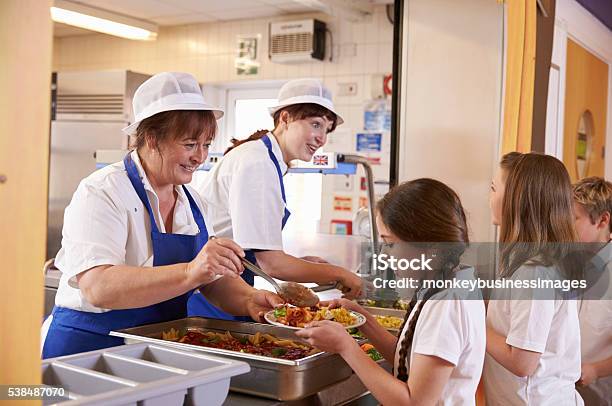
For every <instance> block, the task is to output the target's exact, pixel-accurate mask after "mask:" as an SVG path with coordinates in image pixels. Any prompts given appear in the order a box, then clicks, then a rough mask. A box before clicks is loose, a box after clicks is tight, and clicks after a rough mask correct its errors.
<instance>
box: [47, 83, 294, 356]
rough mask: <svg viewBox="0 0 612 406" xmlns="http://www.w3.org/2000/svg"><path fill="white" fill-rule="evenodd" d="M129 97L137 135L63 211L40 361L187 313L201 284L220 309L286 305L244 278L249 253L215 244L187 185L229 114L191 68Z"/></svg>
mask: <svg viewBox="0 0 612 406" xmlns="http://www.w3.org/2000/svg"><path fill="white" fill-rule="evenodd" d="M133 104H134V115H135V122H134V123H133V124H132V125H130V126H129V127H126V128H125V129H124V132H126V134H130V135H134V136H135V139H134V149H133V150H132V151H131V152H129V153H128V154H127V155H126V156H125V158H124V159H123V161H122V162H117V163H115V164H113V165H109V166H107V167H105V168H103V169H101V170H99V171H96V172H94V173H93V174H92V175H90V176H88V177H87V178H85V179H84V180H83V181H82V182H81V183H80V185H79V187H78V189H77V191H76V192H75V194H74V196H73V197H72V200H71V202H70V205H69V206H68V207H67V208H66V212H65V216H64V228H63V232H62V233H63V240H62V248H61V250H60V252H59V253H58V255H57V258H56V261H55V264H56V266H57V267H58V268H59V269H60V270H61V271H62V277H61V280H60V285H59V289H58V293H57V296H56V301H55V307H54V309H53V313H52V316H51V317H50V319H48V321H47V322H46V323H45V324H46V325H47V326H48V334H47V335H46V339H45V341H44V345H43V358H50V357H57V356H61V355H68V354H73V353H78V352H83V351H90V350H95V349H100V348H105V347H111V346H115V345H121V344H123V339H121V338H118V337H111V336H109V335H108V333H109V332H110V331H112V330H118V329H124V328H128V327H134V326H138V325H143V324H150V323H157V322H163V321H168V320H174V319H179V318H182V317H185V316H186V314H187V299H188V297H189V296H190V295H191V293H192V292H193V291H194V289H198V288H199V290H200V292H202V293H203V294H204V295H206V297H207V298H208V299H209V300H210V301H211V302H213V303H214V304H216V305H217V306H219V307H220V308H221V309H222V310H223V311H225V312H229V313H231V314H235V315H249V316H251V317H253V318H256V319H257V318H259V316H260V314H261V313H262V312H263V311H264V310H268V309H270V308H272V307H273V306H274V305H275V304H279V303H282V301H281V300H280V298H279V297H278V296H276V295H273V294H272V293H270V292H265V291H258V290H256V289H253V288H252V287H251V286H249V285H247V284H246V283H244V281H243V280H242V279H241V278H240V277H239V276H238V275H239V274H240V273H241V272H242V271H243V267H242V265H241V262H240V257H242V256H243V255H244V251H243V250H242V248H240V246H238V245H237V244H236V243H235V242H233V241H231V240H229V239H225V238H217V239H214V240H210V241H209V237H211V236H213V230H212V228H211V227H210V226H209V225H208V224H207V221H206V215H205V214H206V213H205V212H204V210H203V205H202V202H201V201H200V199H199V197H198V195H197V194H196V193H194V192H193V190H190V188H189V187H187V186H185V184H187V183H189V182H191V178H192V174H193V172H194V170H195V169H196V168H197V167H198V166H199V165H200V164H202V162H204V160H205V159H206V156H207V154H208V146H209V145H210V143H211V140H212V139H213V137H214V135H215V132H216V129H217V124H216V119H218V118H219V117H221V116H222V114H223V112H222V111H221V110H219V109H215V108H213V107H212V106H210V105H208V104H206V103H205V101H204V97H203V95H202V92H201V90H200V87H199V85H198V82H197V81H196V79H195V78H194V77H193V76H191V75H189V74H186V73H168V72H164V73H160V74H157V75H155V76H153V77H152V78H150V79H148V80H147V81H146V82H144V83H143V84H142V85H141V86H140V87H139V88H138V89H137V90H136V93H135V94H134V103H133ZM200 296H201V295H200ZM206 315H208V316H212V317H215V314H214V313H210V314H206Z"/></svg>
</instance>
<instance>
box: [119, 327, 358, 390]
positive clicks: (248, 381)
mask: <svg viewBox="0 0 612 406" xmlns="http://www.w3.org/2000/svg"><path fill="white" fill-rule="evenodd" d="M171 328H174V329H175V330H179V331H181V332H185V331H187V330H189V329H200V330H207V331H218V332H225V331H230V332H231V333H232V334H233V335H234V336H236V337H240V336H241V335H243V334H255V333H257V332H260V333H268V334H273V335H275V336H277V337H279V338H285V339H290V340H295V341H301V340H300V338H298V337H297V336H296V335H295V334H294V330H291V329H287V328H283V327H277V326H271V325H269V324H260V323H247V322H240V321H228V320H217V319H207V318H203V317H188V318H184V319H179V320H174V321H169V322H165V323H157V324H150V325H146V326H141V327H133V328H129V329H124V330H119V331H112V332H111V333H110V334H111V335H113V336H117V337H123V338H124V339H125V342H126V344H129V343H133V342H150V343H155V344H159V345H164V346H168V347H174V348H179V349H182V350H190V351H197V352H203V353H207V354H214V355H217V356H222V357H228V358H232V359H235V360H239V361H245V362H247V363H248V364H249V365H250V367H251V372H250V373H247V374H244V375H240V376H235V377H233V378H232V380H231V384H230V388H231V389H232V390H234V391H237V392H242V393H248V394H251V395H256V396H262V397H266V398H271V399H278V400H284V401H287V400H298V399H303V398H305V397H307V396H310V395H312V394H314V393H317V392H319V391H320V390H321V389H323V388H325V387H327V386H329V385H333V384H335V383H337V382H340V381H342V380H344V379H347V378H348V377H350V375H351V373H352V370H351V368H350V367H349V366H348V365H347V364H346V362H344V360H343V359H342V357H340V356H339V355H337V354H329V353H324V352H321V353H317V354H313V355H310V356H308V357H305V358H302V359H298V360H295V361H292V360H285V359H279V358H272V357H265V356H261V355H254V354H247V353H241V352H237V351H229V350H222V349H217V348H209V347H201V346H198V345H190V344H183V343H177V342H172V341H165V340H162V339H161V336H162V335H161V333H162V332H163V331H169V330H170V329H171Z"/></svg>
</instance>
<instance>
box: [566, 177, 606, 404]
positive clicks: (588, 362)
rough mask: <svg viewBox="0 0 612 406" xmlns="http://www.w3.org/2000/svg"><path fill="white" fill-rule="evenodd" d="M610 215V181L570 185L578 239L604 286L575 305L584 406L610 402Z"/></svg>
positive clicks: (581, 390)
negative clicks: (590, 251) (600, 293)
mask: <svg viewBox="0 0 612 406" xmlns="http://www.w3.org/2000/svg"><path fill="white" fill-rule="evenodd" d="M611 215H612V183H610V182H607V181H606V180H604V179H602V178H598V177H591V178H585V179H582V180H580V181H578V182H577V183H576V184H575V185H574V217H575V220H576V223H575V224H576V231H577V233H578V238H579V240H580V241H581V242H584V243H592V246H593V251H594V252H596V257H597V261H596V263H597V264H600V265H599V268H600V269H595V271H594V272H598V273H601V275H600V278H599V279H598V283H604V284H606V285H607V286H606V288H607V294H606V295H605V297H604V299H601V298H599V297H593V298H590V297H588V296H587V299H585V300H584V301H582V303H581V304H580V307H579V308H580V312H579V318H580V337H581V350H582V373H581V376H580V381H578V385H577V388H578V391H579V392H580V394H581V395H582V397H583V399H584V402H585V404H586V405H587V406H591V405H593V406H595V405H612V302H610V292H611V289H612V288H611V287H610V280H611V279H610V269H612V244H611V243H610V232H612V223H611V222H610V216H611ZM589 245H591V244H589ZM594 262H595V261H594ZM590 299H592V300H590Z"/></svg>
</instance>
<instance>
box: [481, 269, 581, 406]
mask: <svg viewBox="0 0 612 406" xmlns="http://www.w3.org/2000/svg"><path fill="white" fill-rule="evenodd" d="M534 277H535V278H540V279H542V280H544V279H556V278H559V277H560V276H559V272H558V271H557V269H556V268H555V267H546V266H541V265H535V264H525V265H523V266H521V267H520V268H519V269H517V270H516V271H515V273H514V274H513V275H512V277H511V278H510V279H520V280H529V279H533V278H534ZM494 294H495V293H494ZM534 294H535V293H534V292H533V291H531V290H529V289H521V290H520V291H518V292H516V293H515V291H514V290H513V291H512V295H513V296H511V297H509V298H502V299H491V300H490V301H489V306H488V311H487V325H488V326H489V327H491V328H492V329H493V330H495V331H496V332H497V333H499V334H501V335H503V336H504V337H506V344H508V345H511V346H512V347H515V348H519V349H522V350H528V351H534V352H538V353H540V354H541V356H540V361H539V363H538V366H537V368H536V370H535V372H534V373H533V374H532V375H531V376H528V377H518V376H516V375H514V374H513V373H512V372H510V371H509V370H507V369H506V368H504V367H503V366H502V365H501V364H499V363H498V362H497V361H495V359H493V357H491V356H490V355H489V354H487V355H486V357H485V366H484V375H483V379H484V387H485V396H486V403H487V405H504V406H506V405H538V406H540V405H541V406H546V405H554V406H563V405H582V404H583V401H582V398H581V397H580V395H579V394H578V393H577V392H576V389H575V383H576V381H577V380H578V379H579V378H580V334H579V332H580V326H579V322H578V308H577V301H576V300H564V299H554V298H553V297H554V296H547V297H546V298H542V299H535V300H534V299H531V298H532V297H533V295H534ZM517 297H518V298H517Z"/></svg>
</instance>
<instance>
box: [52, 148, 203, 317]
mask: <svg viewBox="0 0 612 406" xmlns="http://www.w3.org/2000/svg"><path fill="white" fill-rule="evenodd" d="M131 154H132V155H131V156H132V160H133V161H134V163H135V164H136V167H137V168H138V172H139V174H140V176H141V178H142V181H143V184H144V188H145V191H146V193H147V197H148V198H149V202H150V203H151V208H152V210H153V213H154V216H155V220H156V222H157V226H158V228H159V230H160V232H166V231H165V225H164V222H163V220H162V217H161V213H160V211H159V199H158V197H157V194H156V193H155V191H154V190H153V187H152V186H151V184H150V182H149V180H148V179H147V177H146V174H145V172H144V170H143V168H142V164H141V162H140V159H139V157H138V154H137V153H136V151H132V152H131ZM175 191H176V192H177V196H178V197H177V201H176V205H175V207H174V215H173V219H172V221H173V223H172V233H174V234H187V235H195V234H197V233H198V232H199V228H198V226H197V224H196V222H195V220H194V218H193V213H192V212H191V208H190V205H189V200H188V199H187V195H186V194H185V192H184V190H183V188H182V186H175ZM189 193H190V194H191V195H192V197H193V199H194V200H195V201H196V204H197V205H198V207H199V209H200V211H201V212H202V215H203V216H204V221H205V224H206V227H207V229H208V231H209V234H210V235H212V228H211V227H210V224H209V223H207V222H206V213H205V210H204V205H203V203H202V202H201V201H200V199H199V197H198V194H197V193H196V192H195V191H193V190H192V189H189ZM124 264H125V265H132V266H140V267H150V266H153V246H152V243H151V224H150V220H149V214H148V213H147V209H146V208H145V207H144V205H143V203H142V201H141V200H140V198H139V197H138V195H137V194H136V191H135V190H134V188H133V187H132V184H131V183H130V180H129V178H128V175H127V172H126V170H125V166H124V164H123V161H122V162H117V163H114V164H112V165H109V166H106V167H104V168H102V169H100V170H98V171H96V172H94V173H93V174H91V175H90V176H88V177H87V178H85V179H83V180H82V181H81V183H80V184H79V186H78V188H77V190H76V192H75V193H74V195H73V197H72V200H71V201H70V204H69V205H68V207H67V208H66V211H65V215H64V228H63V230H62V248H61V249H60V251H59V252H58V254H57V257H56V258H55V265H56V267H57V268H58V269H59V270H60V271H62V276H61V279H60V282H59V287H58V291H57V295H56V296H55V304H56V305H57V306H61V307H67V308H70V309H75V310H81V311H86V312H94V313H102V312H105V311H108V309H102V308H98V307H95V306H93V305H92V304H91V303H89V302H88V301H87V299H85V297H84V296H83V295H82V294H81V291H80V290H79V289H78V288H77V285H76V278H75V276H76V275H78V274H79V273H81V272H83V271H86V270H88V269H91V268H93V267H95V266H99V265H124Z"/></svg>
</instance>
